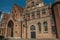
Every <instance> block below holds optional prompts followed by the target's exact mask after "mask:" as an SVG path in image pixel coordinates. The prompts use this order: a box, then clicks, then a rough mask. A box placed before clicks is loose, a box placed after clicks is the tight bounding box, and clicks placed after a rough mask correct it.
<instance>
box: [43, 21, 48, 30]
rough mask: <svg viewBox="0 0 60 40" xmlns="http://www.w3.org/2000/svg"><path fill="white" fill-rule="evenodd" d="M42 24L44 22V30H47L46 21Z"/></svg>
mask: <svg viewBox="0 0 60 40" xmlns="http://www.w3.org/2000/svg"><path fill="white" fill-rule="evenodd" d="M43 24H44V31H48V24H47V21H45V22H44V23H43Z"/></svg>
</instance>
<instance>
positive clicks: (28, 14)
mask: <svg viewBox="0 0 60 40" xmlns="http://www.w3.org/2000/svg"><path fill="white" fill-rule="evenodd" d="M27 20H30V13H29V12H28V13H27Z"/></svg>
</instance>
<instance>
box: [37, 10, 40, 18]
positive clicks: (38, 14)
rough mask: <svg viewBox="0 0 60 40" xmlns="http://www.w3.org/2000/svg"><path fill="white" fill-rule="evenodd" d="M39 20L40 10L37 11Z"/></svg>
mask: <svg viewBox="0 0 60 40" xmlns="http://www.w3.org/2000/svg"><path fill="white" fill-rule="evenodd" d="M37 18H40V10H37Z"/></svg>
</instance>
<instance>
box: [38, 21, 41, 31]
mask: <svg viewBox="0 0 60 40" xmlns="http://www.w3.org/2000/svg"><path fill="white" fill-rule="evenodd" d="M38 28H39V31H41V23H40V22H38Z"/></svg>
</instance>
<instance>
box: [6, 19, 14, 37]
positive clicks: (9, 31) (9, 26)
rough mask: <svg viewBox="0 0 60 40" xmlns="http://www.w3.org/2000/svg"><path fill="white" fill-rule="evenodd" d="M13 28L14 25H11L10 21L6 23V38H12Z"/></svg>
mask: <svg viewBox="0 0 60 40" xmlns="http://www.w3.org/2000/svg"><path fill="white" fill-rule="evenodd" d="M13 26H14V23H13V21H12V20H10V21H9V22H8V30H7V31H8V36H10V37H13Z"/></svg>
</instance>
